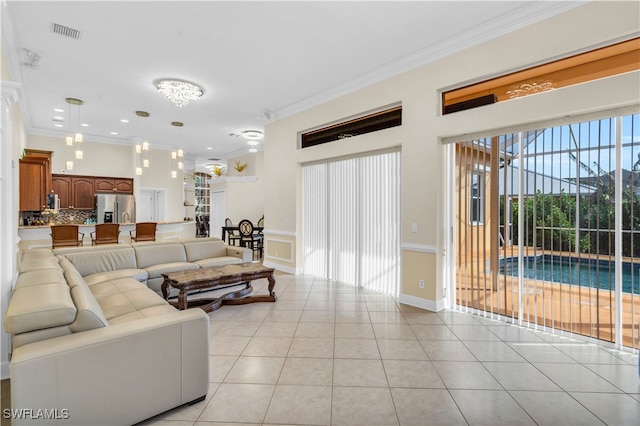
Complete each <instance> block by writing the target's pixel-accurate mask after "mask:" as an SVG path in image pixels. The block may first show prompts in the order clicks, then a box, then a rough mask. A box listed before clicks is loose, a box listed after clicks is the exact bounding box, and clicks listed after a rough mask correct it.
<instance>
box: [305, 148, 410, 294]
mask: <svg viewBox="0 0 640 426" xmlns="http://www.w3.org/2000/svg"><path fill="white" fill-rule="evenodd" d="M303 176H304V180H305V181H304V221H305V223H304V232H305V236H304V241H305V242H304V247H305V262H304V268H305V273H307V274H312V275H317V276H320V277H323V278H328V279H331V280H334V281H338V282H342V283H346V284H351V285H356V286H362V287H365V288H368V289H372V290H376V291H381V292H385V293H389V294H393V295H397V294H398V293H399V287H400V269H399V268H400V153H399V152H392V153H385V154H378V155H373V156H367V157H357V158H350V159H345V160H339V161H333V162H329V163H326V164H320V165H318V164H315V165H309V166H304V173H303Z"/></svg>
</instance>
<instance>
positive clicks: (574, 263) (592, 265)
mask: <svg viewBox="0 0 640 426" xmlns="http://www.w3.org/2000/svg"><path fill="white" fill-rule="evenodd" d="M523 263H524V265H523V266H524V267H523V277H524V278H529V279H535V280H539V281H551V282H556V283H561V284H572V285H580V286H583V287H592V288H600V289H602V290H610V289H613V288H614V286H615V281H614V262H613V261H608V260H601V259H586V258H576V257H570V256H558V255H547V254H545V255H539V256H525V257H524V259H523ZM500 273H501V274H503V275H510V276H514V277H517V276H518V258H517V257H511V258H505V259H501V260H500ZM632 284H633V291H632ZM622 291H623V292H626V293H633V294H639V293H640V264H637V263H636V264H632V263H629V262H623V263H622Z"/></svg>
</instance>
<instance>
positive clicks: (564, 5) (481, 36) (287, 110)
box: [269, 1, 587, 122]
mask: <svg viewBox="0 0 640 426" xmlns="http://www.w3.org/2000/svg"><path fill="white" fill-rule="evenodd" d="M586 3H587V2H586V1H564V2H547V1H542V2H532V3H527V4H526V5H524V6H522V7H520V8H518V9H516V10H513V11H511V12H509V13H507V14H505V15H503V16H501V17H499V18H496V19H493V20H491V21H488V22H483V23H482V24H480V25H477V26H476V27H474V28H472V29H469V30H467V31H464V32H462V33H460V34H456V35H455V36H452V37H449V38H446V39H443V40H438V41H436V42H434V43H432V44H431V45H429V46H427V47H425V48H423V49H420V50H418V51H416V52H415V53H412V54H409V55H406V56H404V57H402V58H398V59H397V60H395V61H393V62H391V63H389V64H386V65H384V66H382V67H379V68H377V69H375V70H372V71H370V72H368V73H365V74H364V75H362V76H360V77H357V78H355V79H352V80H349V81H346V82H344V83H342V84H339V85H337V86H334V87H332V88H329V89H327V90H325V91H323V92H322V93H319V94H317V95H314V96H310V97H308V98H306V99H304V100H302V101H300V102H296V103H293V104H290V105H287V106H284V107H282V108H280V109H277V110H275V111H273V112H272V114H273V115H274V116H275V117H277V119H281V118H284V117H287V116H290V115H293V114H296V113H298V112H301V111H304V110H307V109H309V108H312V107H315V106H317V105H320V104H322V103H325V102H328V101H331V100H333V99H336V98H339V97H341V96H344V95H346V94H348V93H352V92H355V91H356V90H360V89H363V88H365V87H368V86H371V85H373V84H375V83H379V82H381V81H384V80H387V79H389V78H391V77H395V76H397V75H400V74H402V73H405V72H407V71H410V70H412V69H415V68H418V67H420V66H423V65H426V64H429V63H432V62H435V61H436V60H438V59H441V58H444V57H446V56H450V55H452V54H454V53H457V52H460V51H462V50H466V49H469V48H470V47H474V46H477V45H479V44H482V43H485V42H487V41H489V40H492V39H495V38H498V37H500V36H502V35H505V34H507V33H510V32H512V31H515V30H517V29H520V28H524V27H526V26H528V25H531V24H533V23H536V22H539V21H542V20H544V19H546V18H549V17H551V16H554V15H558V14H560V13H563V12H566V11H568V10H571V9H573V8H575V7H578V6H581V5H584V4H586ZM271 121H274V120H270V121H269V122H271Z"/></svg>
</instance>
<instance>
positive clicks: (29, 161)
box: [20, 149, 52, 211]
mask: <svg viewBox="0 0 640 426" xmlns="http://www.w3.org/2000/svg"><path fill="white" fill-rule="evenodd" d="M24 154H25V155H24V156H23V157H22V158H21V159H20V210H21V211H40V210H42V209H43V207H44V206H45V205H46V204H47V195H48V194H49V192H50V191H51V154H52V152H51V151H41V150H36V149H25V150H24Z"/></svg>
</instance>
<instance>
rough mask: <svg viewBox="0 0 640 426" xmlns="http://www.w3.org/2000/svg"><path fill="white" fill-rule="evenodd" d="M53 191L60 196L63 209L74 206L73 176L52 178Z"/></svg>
mask: <svg viewBox="0 0 640 426" xmlns="http://www.w3.org/2000/svg"><path fill="white" fill-rule="evenodd" d="M51 189H52V190H53V192H54V193H55V194H57V195H58V199H59V200H60V208H61V209H68V208H71V207H72V206H73V187H72V186H71V176H65V175H62V176H61V175H53V176H52V177H51Z"/></svg>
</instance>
